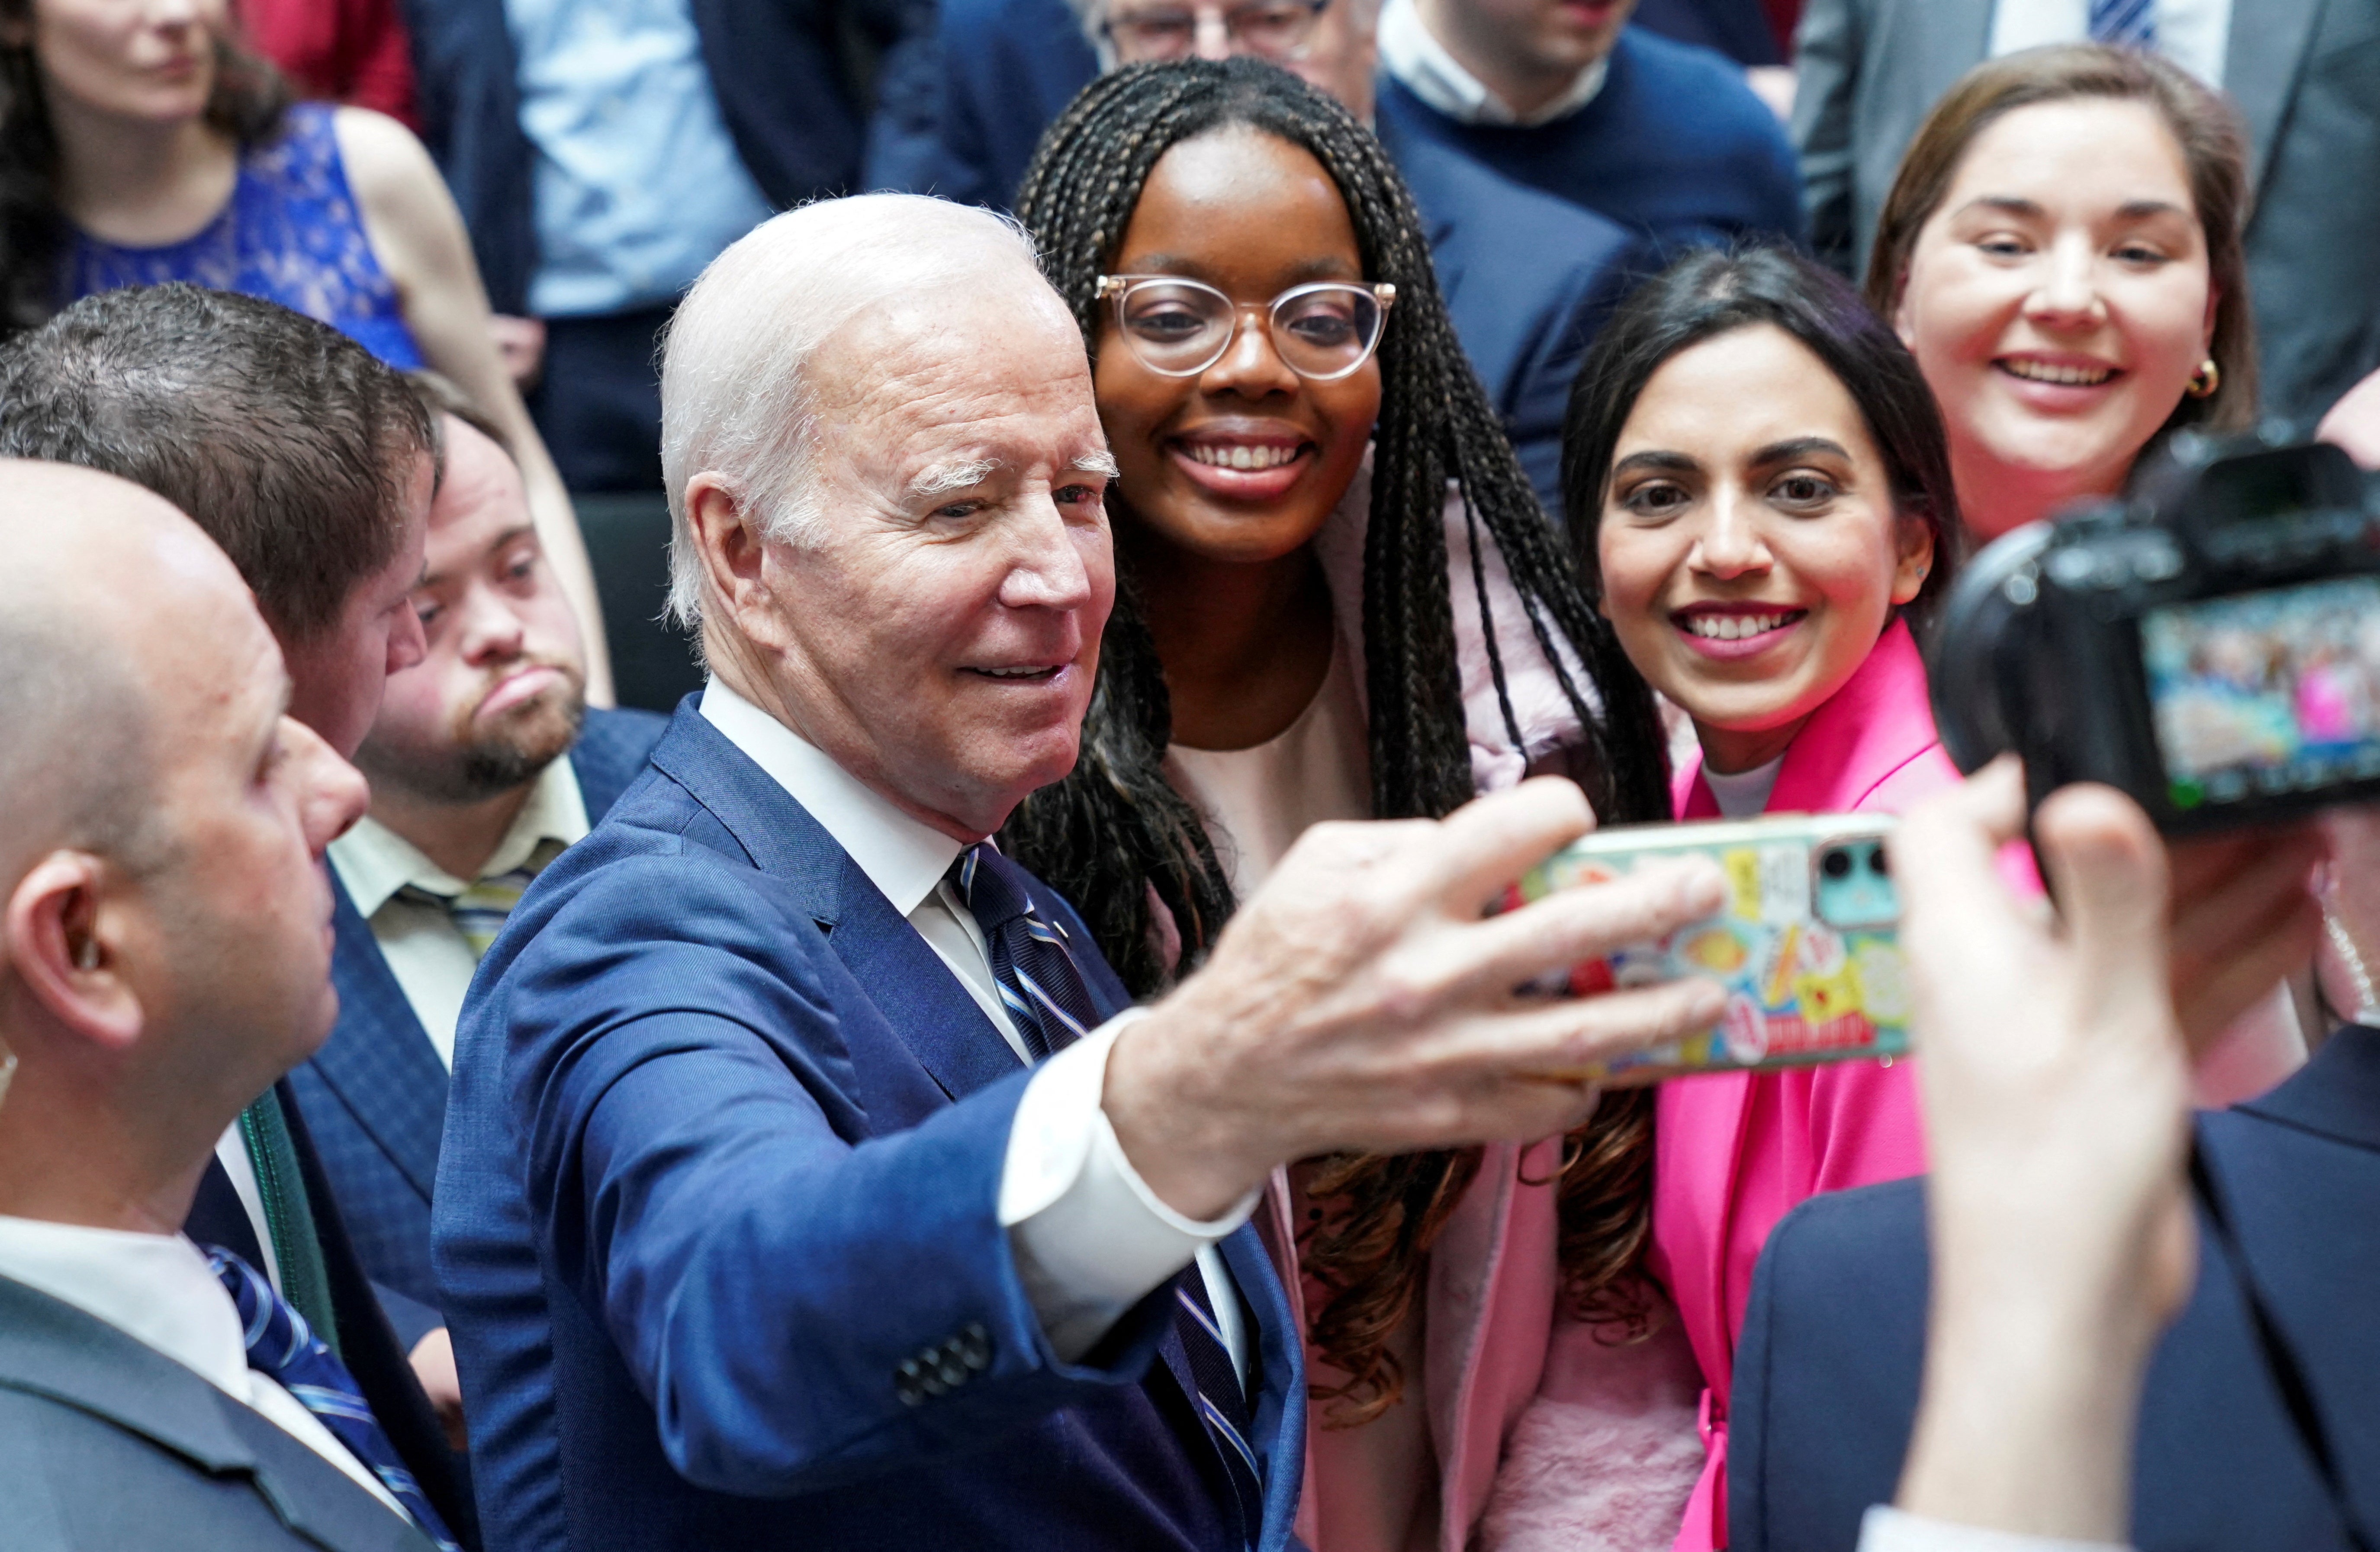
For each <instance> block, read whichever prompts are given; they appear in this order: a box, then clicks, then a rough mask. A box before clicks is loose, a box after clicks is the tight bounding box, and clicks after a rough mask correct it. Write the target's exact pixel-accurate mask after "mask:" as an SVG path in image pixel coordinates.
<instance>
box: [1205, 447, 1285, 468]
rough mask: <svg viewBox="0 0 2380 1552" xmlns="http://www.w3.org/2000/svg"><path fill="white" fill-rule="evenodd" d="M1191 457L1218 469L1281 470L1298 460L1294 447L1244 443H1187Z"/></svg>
mask: <svg viewBox="0 0 2380 1552" xmlns="http://www.w3.org/2000/svg"><path fill="white" fill-rule="evenodd" d="M1185 445H1187V446H1188V448H1189V449H1190V456H1192V457H1193V458H1196V459H1197V460H1198V462H1200V463H1202V464H1211V465H1213V466H1214V467H1217V468H1229V469H1269V468H1279V467H1281V465H1283V464H1286V463H1289V462H1291V461H1292V460H1293V459H1294V458H1296V456H1297V449H1296V448H1294V447H1271V446H1263V447H1258V446H1251V445H1250V444H1248V443H1244V442H1235V443H1229V444H1224V443H1211V442H1194V443H1186V444H1185Z"/></svg>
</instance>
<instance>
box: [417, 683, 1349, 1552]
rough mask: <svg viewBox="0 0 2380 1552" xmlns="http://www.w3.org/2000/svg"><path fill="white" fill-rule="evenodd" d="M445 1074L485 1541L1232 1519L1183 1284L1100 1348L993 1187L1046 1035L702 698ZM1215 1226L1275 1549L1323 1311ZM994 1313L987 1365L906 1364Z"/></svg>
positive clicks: (1113, 1529)
mask: <svg viewBox="0 0 2380 1552" xmlns="http://www.w3.org/2000/svg"><path fill="white" fill-rule="evenodd" d="M1048 903H1049V904H1050V907H1051V908H1052V909H1053V910H1055V911H1056V912H1057V914H1058V915H1059V917H1060V919H1061V921H1062V924H1063V925H1064V926H1065V927H1066V928H1068V929H1069V930H1070V931H1071V932H1072V934H1073V936H1074V938H1075V940H1076V941H1078V942H1087V941H1089V935H1088V932H1087V929H1086V928H1083V927H1082V925H1081V922H1080V919H1079V918H1078V917H1076V916H1075V915H1074V914H1073V912H1072V911H1071V910H1068V909H1066V908H1065V907H1064V906H1063V905H1062V903H1058V902H1057V901H1056V900H1055V898H1054V897H1051V898H1050V901H1049V902H1048ZM1086 969H1087V974H1088V976H1089V977H1090V979H1091V980H1092V983H1093V992H1094V995H1095V996H1096V997H1098V998H1099V1000H1100V1001H1101V1002H1102V1004H1103V1009H1102V1011H1103V1012H1107V1011H1113V1010H1115V1009H1119V1008H1121V1007H1122V1006H1123V1004H1124V1001H1125V998H1124V994H1123V988H1122V987H1121V986H1119V985H1118V984H1117V983H1116V981H1115V978H1114V976H1112V975H1111V973H1110V972H1109V971H1108V970H1107V968H1106V966H1105V965H1104V964H1099V963H1097V962H1096V961H1095V960H1094V961H1093V962H1092V963H1089V964H1087V965H1086ZM1026 1078H1027V1072H1026V1068H1025V1067H1024V1066H1023V1065H1022V1064H1020V1063H1019V1062H1018V1061H1017V1060H1016V1058H1015V1057H1014V1054H1013V1053H1012V1052H1011V1051H1010V1049H1009V1047H1008V1045H1007V1043H1006V1042H1005V1041H1004V1040H1003V1039H1002V1037H1001V1036H1000V1034H999V1032H998V1031H997V1030H996V1029H995V1028H994V1027H993V1026H992V1025H991V1024H990V1021H989V1020H987V1019H986V1018H985V1017H984V1015H983V1013H982V1012H981V1010H980V1009H979V1008H978V1007H977V1004H976V1002H975V1000H974V999H973V998H971V997H970V996H969V995H968V994H967V992H966V991H965V988H963V987H962V986H961V985H960V984H959V982H958V980H957V979H956V977H954V976H953V975H952V974H951V973H950V971H949V969H948V968H947V967H946V966H945V965H944V964H942V962H941V960H940V959H939V958H937V957H936V956H935V954H934V952H933V951H932V950H931V949H930V948H929V947H928V946H927V944H926V943H925V941H924V940H922V939H921V938H919V937H918V936H917V932H916V930H915V929H914V928H911V927H910V926H909V924H908V923H907V922H906V921H905V919H903V918H902V917H901V916H900V915H897V914H895V913H894V911H893V909H892V905H891V904H890V903H888V902H887V901H886V900H885V899H884V897H883V895H882V894H881V893H880V892H879V891H877V889H876V888H875V887H874V885H872V884H871V883H869V882H868V878H867V876H866V875H865V874H864V873H862V872H861V871H860V869H859V867H858V866H857V865H856V863H854V862H853V861H852V860H851V858H850V857H849V856H848V855H846V854H845V853H844V851H843V849H842V848H841V847H839V846H837V845H836V844H835V843H834V842H833V841H832V838H830V837H829V836H828V835H827V833H826V831H824V830H822V829H821V828H820V826H819V824H818V823H817V821H816V820H814V819H812V818H810V816H809V815H808V813H807V811H805V810H804V809H803V808H802V807H801V806H800V805H799V804H797V803H796V802H795V801H794V800H793V798H791V797H790V796H788V795H787V794H786V793H785V792H784V790H783V788H781V787H779V786H778V785H777V784H776V783H775V782H773V781H772V780H771V778H770V777H769V776H768V775H767V774H765V773H764V772H763V771H762V770H760V769H759V767H758V766H757V765H755V764H754V763H753V762H752V761H751V760H750V759H749V758H747V756H745V755H744V754H743V753H742V752H741V751H740V750H738V749H736V748H735V746H733V745H732V744H730V743H729V742H728V741H727V739H726V738H725V737H724V736H723V735H722V734H720V733H719V732H718V731H717V730H716V729H715V728H713V727H712V726H711V725H710V722H708V721H705V720H704V719H703V718H702V716H701V715H700V713H699V712H698V710H697V709H696V702H695V699H694V698H693V697H688V698H687V700H686V702H685V703H684V704H683V705H682V706H681V707H680V709H679V711H678V714H677V719H676V721H674V723H673V724H672V726H671V728H670V730H669V732H668V733H667V734H665V735H664V736H663V738H662V742H661V745H660V746H658V747H657V748H656V749H654V751H653V755H652V768H651V770H649V771H648V772H647V774H646V775H645V776H644V777H642V778H641V779H640V780H639V781H638V782H637V784H636V785H634V786H632V787H631V788H630V789H629V790H628V792H627V794H626V795H625V796H624V797H622V798H621V800H620V801H619V803H618V804H617V805H615V806H613V809H612V812H611V814H610V815H609V816H608V817H607V818H605V819H604V821H603V822H602V824H601V825H599V826H598V827H597V828H596V830H595V832H594V833H593V834H592V835H590V836H589V838H588V839H587V840H586V841H584V842H582V843H579V844H578V845H577V846H574V847H572V848H571V849H570V850H569V851H568V852H566V853H565V854H564V855H562V857H561V858H560V859H559V860H557V861H556V862H555V863H554V864H553V866H552V867H549V868H547V869H546V870H545V872H544V873H542V874H541V875H540V877H539V879H538V880H537V882H536V883H535V884H534V885H533V886H532V887H531V889H530V890H529V891H528V894H527V896H525V897H524V899H523V900H522V902H521V904H520V906H519V907H518V908H517V909H516V911H515V912H514V913H513V915H512V917H511V919H510V921H509V922H508V923H507V924H506V926H505V928H504V934H503V935H502V937H500V938H499V939H498V940H497V941H496V943H495V945H494V947H493V948H492V949H491V950H490V951H489V952H488V955H487V957H486V959H485V960H483V961H482V962H481V964H480V976H479V979H478V980H477V981H476V982H475V983H474V985H473V988H472V998H471V1002H470V1005H469V1006H468V1009H467V1011H466V1013H465V1016H464V1019H463V1027H462V1030H461V1033H460V1037H459V1038H458V1041H457V1046H456V1051H455V1087H454V1092H453V1097H452V1098H451V1099H450V1101H449V1105H448V1111H447V1122H446V1139H445V1147H444V1150H443V1153H442V1154H441V1156H440V1159H439V1178H438V1197H437V1209H436V1213H435V1222H434V1241H433V1243H434V1250H435V1255H436V1260H437V1267H438V1278H439V1286H440V1289H441V1291H442V1293H443V1296H444V1307H445V1310H446V1313H447V1315H448V1316H449V1317H450V1323H449V1327H450V1329H451V1330H452V1331H453V1333H454V1337H455V1353H456V1357H457V1360H458V1362H459V1364H460V1366H461V1371H462V1376H463V1388H464V1396H465V1400H466V1405H467V1408H468V1412H469V1414H470V1417H471V1449H472V1461H473V1467H474V1474H475V1476H476V1477H477V1479H478V1482H479V1485H480V1495H481V1502H482V1505H483V1509H482V1524H483V1526H484V1527H485V1528H486V1531H487V1534H488V1538H489V1543H490V1545H491V1546H493V1547H498V1548H503V1549H504V1552H527V1549H531V1548H534V1549H537V1552H560V1549H561V1548H563V1547H565V1546H566V1547H568V1548H570V1549H571V1552H607V1549H611V1548H619V1549H621V1552H629V1549H634V1552H656V1549H662V1548H673V1547H686V1548H693V1547H703V1548H710V1547H721V1546H734V1547H737V1548H770V1547H784V1548H796V1547H798V1548H804V1549H809V1548H818V1547H836V1548H850V1549H854V1552H857V1549H862V1548H875V1547H925V1546H964V1547H978V1546H980V1547H990V1546H1017V1547H1026V1546H1031V1547H1063V1548H1069V1549H1075V1548H1099V1547H1113V1548H1117V1549H1118V1552H1123V1549H1124V1548H1132V1549H1135V1552H1138V1549H1143V1548H1178V1547H1190V1546H1200V1547H1205V1546H1220V1545H1222V1543H1223V1542H1224V1541H1225V1540H1229V1541H1232V1542H1233V1543H1236V1539H1237V1538H1236V1532H1235V1530H1233V1531H1231V1532H1230V1534H1228V1535H1226V1534H1224V1533H1225V1530H1226V1528H1227V1527H1228V1524H1229V1522H1228V1521H1227V1520H1226V1519H1225V1518H1224V1517H1225V1516H1227V1515H1228V1514H1229V1513H1230V1512H1231V1511H1230V1510H1228V1509H1227V1508H1226V1507H1225V1506H1226V1505H1227V1503H1228V1501H1229V1500H1228V1498H1227V1497H1226V1495H1227V1493H1228V1488H1227V1487H1226V1486H1225V1485H1224V1484H1223V1482H1222V1480H1221V1477H1220V1469H1219V1468H1215V1467H1214V1466H1213V1464H1212V1461H1211V1458H1210V1457H1207V1456H1204V1455H1202V1454H1195V1453H1194V1452H1193V1451H1191V1450H1189V1449H1184V1447H1183V1446H1182V1445H1181V1444H1180V1443H1178V1442H1177V1441H1178V1440H1180V1439H1182V1438H1183V1437H1184V1433H1183V1430H1185V1429H1195V1428H1196V1421H1195V1419H1194V1418H1193V1417H1192V1416H1191V1414H1190V1413H1189V1412H1188V1410H1187V1408H1186V1406H1185V1405H1184V1404H1183V1403H1182V1401H1181V1393H1180V1390H1179V1388H1178V1387H1176V1386H1175V1384H1174V1382H1173V1381H1172V1377H1171V1376H1170V1375H1169V1374H1167V1373H1166V1372H1165V1370H1164V1369H1163V1368H1162V1367H1161V1366H1153V1365H1152V1364H1151V1356H1152V1353H1153V1352H1155V1350H1156V1348H1157V1346H1158V1343H1159V1341H1160V1339H1161V1337H1162V1335H1163V1333H1164V1331H1165V1329H1166V1328H1167V1327H1168V1325H1169V1322H1170V1316H1169V1312H1168V1307H1167V1306H1169V1305H1170V1303H1171V1295H1170V1292H1169V1291H1167V1290H1165V1289H1160V1292H1159V1294H1158V1295H1155V1296H1152V1297H1151V1298H1150V1299H1148V1300H1145V1301H1143V1303H1141V1305H1140V1306H1139V1307H1138V1308H1136V1309H1135V1311H1133V1312H1132V1313H1131V1314H1129V1315H1128V1316H1126V1317H1125V1318H1124V1319H1123V1321H1122V1322H1121V1323H1120V1324H1119V1327H1118V1328H1117V1329H1116V1330H1115V1331H1114V1332H1112V1333H1111V1336H1110V1338H1109V1339H1108V1340H1106V1341H1105V1342H1104V1343H1103V1344H1102V1345H1101V1346H1100V1348H1099V1349H1098V1350H1097V1351H1095V1352H1093V1353H1092V1354H1090V1355H1089V1356H1088V1357H1087V1359H1086V1360H1085V1361H1084V1362H1083V1363H1081V1364H1064V1363H1062V1362H1060V1361H1059V1360H1058V1359H1057V1358H1056V1357H1055V1356H1054V1355H1053V1354H1052V1353H1051V1352H1050V1351H1049V1349H1048V1347H1047V1345H1046V1343H1045V1341H1044V1339H1043V1337H1042V1333H1041V1328H1040V1324H1039V1321H1038V1318H1037V1317H1036V1316H1035V1314H1034V1312H1033V1309H1032V1306H1031V1304H1030V1303H1029V1302H1028V1301H1027V1299H1026V1292H1025V1290H1024V1287H1023V1285H1022V1284H1021V1282H1020V1281H1019V1279H1018V1276H1017V1270H1016V1267H1015V1266H1014V1263H1013V1261H1012V1259H1011V1256H1010V1250H1009V1238H1008V1232H1007V1231H1006V1230H1004V1229H1002V1227H1001V1225H1000V1222H999V1218H998V1213H997V1210H996V1209H997V1203H996V1195H997V1191H998V1182H999V1179H1000V1174H1001V1170H1002V1160H1003V1158H1004V1157H1005V1154H1006V1149H1007V1142H1008V1132H1009V1124H1010V1121H1011V1118H1012V1115H1013V1112H1014V1109H1015V1106H1016V1102H1017V1099H1018V1097H1020V1096H1021V1094H1022V1093H1023V1091H1024V1088H1025V1085H1026ZM1222 1249H1223V1253H1224V1255H1225V1258H1226V1260H1227V1262H1228V1264H1229V1265H1230V1267H1231V1269H1232V1271H1233V1275H1234V1277H1235V1279H1237V1281H1238V1283H1239V1287H1240V1290H1241V1291H1242V1293H1243V1295H1244V1296H1245V1299H1246V1300H1247V1301H1248V1303H1249V1304H1250V1306H1251V1307H1252V1309H1253V1311H1254V1314H1255V1316H1256V1326H1257V1330H1258V1332H1259V1333H1260V1352H1261V1356H1262V1363H1263V1375H1264V1387H1263V1390H1262V1393H1261V1395H1260V1396H1259V1397H1258V1399H1257V1404H1256V1406H1255V1407H1254V1409H1253V1410H1254V1413H1255V1420H1254V1421H1255V1429H1254V1432H1255V1438H1256V1440H1257V1444H1258V1449H1259V1452H1260V1453H1261V1455H1262V1456H1263V1457H1264V1461H1265V1465H1266V1468H1267V1480H1268V1485H1269V1497H1268V1502H1267V1506H1266V1508H1267V1513H1266V1517H1265V1523H1264V1526H1263V1534H1262V1536H1261V1538H1260V1545H1261V1546H1264V1547H1266V1548H1278V1547H1281V1546H1285V1545H1286V1543H1287V1541H1288V1539H1289V1525H1290V1519H1291V1515H1292V1513H1293V1510H1294V1507H1295V1503H1296V1496H1297V1491H1298V1486H1299V1477H1300V1475H1301V1473H1302V1470H1303V1463H1304V1426H1305V1423H1304V1419H1305V1402H1304V1386H1303V1372H1302V1369H1301V1366H1300V1363H1299V1355H1298V1347H1297V1336H1296V1333H1295V1331H1294V1329H1293V1324H1292V1318H1291V1315H1290V1311H1289V1307H1288V1303H1287V1299H1286V1296H1285V1294H1284V1292H1283V1291H1282V1290H1281V1286H1280V1284H1279V1283H1278V1281H1277V1280H1276V1279H1274V1277H1273V1275H1272V1272H1271V1269H1270V1266H1269V1262H1268V1261H1267V1259H1266V1257H1265V1255H1264V1252H1263V1247H1262V1246H1261V1244H1260V1243H1258V1242H1257V1238H1256V1236H1255V1234H1254V1232H1253V1231H1250V1230H1247V1229H1243V1230H1241V1231H1239V1232H1237V1233H1235V1234H1233V1235H1232V1236H1231V1237H1230V1238H1229V1239H1227V1240H1225V1241H1224V1242H1223V1245H1222ZM971 1331H974V1332H978V1333H979V1335H980V1338H981V1340H984V1341H985V1342H987V1343H988V1346H989V1349H990V1352H989V1361H988V1363H985V1364H982V1365H980V1372H977V1373H971V1374H966V1375H962V1376H961V1382H960V1383H957V1384H955V1385H953V1387H952V1388H950V1389H949V1390H948V1392H947V1393H946V1394H944V1395H942V1396H941V1397H939V1398H926V1399H922V1400H920V1399H918V1398H917V1394H916V1392H915V1390H914V1388H912V1389H911V1400H909V1401H905V1400H903V1399H902V1396H901V1394H900V1390H901V1388H902V1387H900V1386H899V1384H898V1375H899V1370H900V1368H901V1365H902V1364H905V1363H908V1362H912V1361H926V1362H929V1363H931V1362H934V1361H935V1360H936V1359H937V1357H938V1356H941V1357H947V1355H948V1353H949V1352H951V1351H952V1347H951V1344H952V1343H953V1340H954V1339H961V1338H963V1337H964V1336H965V1334H967V1333H969V1332H971ZM943 1372H944V1374H945V1375H946V1376H947V1375H948V1374H950V1373H951V1372H952V1370H951V1369H950V1368H949V1367H947V1366H945V1368H944V1369H943ZM1189 1437H1193V1438H1196V1436H1195V1435H1192V1436H1189ZM1204 1448H1205V1446H1204V1441H1203V1439H1198V1440H1197V1449H1201V1450H1203V1449H1204ZM1210 1471H1211V1472H1212V1474H1211V1475H1209V1474H1208V1473H1209V1472H1210Z"/></svg>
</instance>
